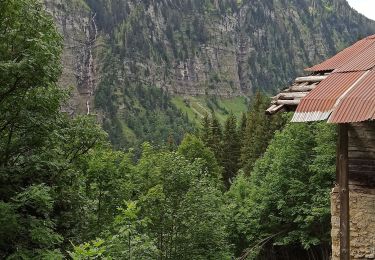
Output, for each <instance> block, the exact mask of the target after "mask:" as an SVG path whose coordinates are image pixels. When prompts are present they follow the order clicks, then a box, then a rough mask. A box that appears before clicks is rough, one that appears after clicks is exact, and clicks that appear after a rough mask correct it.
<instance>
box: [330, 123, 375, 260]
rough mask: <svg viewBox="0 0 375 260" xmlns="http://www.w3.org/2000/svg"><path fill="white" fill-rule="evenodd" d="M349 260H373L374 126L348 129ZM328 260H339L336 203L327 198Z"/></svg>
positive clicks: (335, 191) (335, 192)
mask: <svg viewBox="0 0 375 260" xmlns="http://www.w3.org/2000/svg"><path fill="white" fill-rule="evenodd" d="M348 146H349V147H348V148H349V151H348V156H349V211H350V213H349V215H350V255H351V257H350V259H375V123H361V124H352V125H350V126H349V144H348ZM331 214H332V219H331V220H332V233H331V234H332V259H334V260H338V259H340V236H339V229H340V200H339V193H338V187H336V188H335V189H333V191H332V194H331Z"/></svg>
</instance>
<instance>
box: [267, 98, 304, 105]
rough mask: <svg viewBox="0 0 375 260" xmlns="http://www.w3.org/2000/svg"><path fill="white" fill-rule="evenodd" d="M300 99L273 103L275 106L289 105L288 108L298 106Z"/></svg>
mask: <svg viewBox="0 0 375 260" xmlns="http://www.w3.org/2000/svg"><path fill="white" fill-rule="evenodd" d="M300 101H301V100H300V99H294V100H276V101H274V102H272V103H273V104H275V105H287V106H298V105H299V102H300Z"/></svg>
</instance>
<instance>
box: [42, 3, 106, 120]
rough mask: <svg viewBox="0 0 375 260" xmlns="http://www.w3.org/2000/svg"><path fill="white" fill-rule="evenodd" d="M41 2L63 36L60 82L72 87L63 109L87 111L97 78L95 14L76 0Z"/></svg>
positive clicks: (71, 111)
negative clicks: (68, 99)
mask: <svg viewBox="0 0 375 260" xmlns="http://www.w3.org/2000/svg"><path fill="white" fill-rule="evenodd" d="M45 5H46V8H47V11H48V12H49V13H51V15H52V16H53V17H54V19H55V21H56V25H57V27H58V29H59V31H60V32H61V34H62V35H63V37H64V52H63V55H62V65H63V74H62V76H61V79H60V85H61V86H63V87H66V88H71V90H72V96H71V99H70V102H69V103H68V104H67V106H66V107H65V109H66V110H67V111H68V112H69V113H71V114H86V113H90V108H92V107H93V96H94V92H95V87H96V77H97V64H96V59H95V56H96V52H97V51H98V48H97V45H98V35H99V32H98V30H97V26H96V22H95V14H94V13H93V12H92V11H91V10H90V8H89V7H88V6H87V5H86V4H85V3H84V2H80V1H77V0H46V1H45Z"/></svg>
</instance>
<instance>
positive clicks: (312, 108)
mask: <svg viewBox="0 0 375 260" xmlns="http://www.w3.org/2000/svg"><path fill="white" fill-rule="evenodd" d="M364 73H365V72H363V71H360V72H350V73H332V74H331V75H329V76H328V77H327V78H326V79H325V80H323V81H322V82H321V83H320V84H319V85H318V86H317V87H316V88H315V89H314V90H312V91H311V92H310V93H309V94H308V95H307V96H306V97H305V98H304V99H302V100H301V102H300V104H299V105H298V107H297V110H296V113H295V114H294V116H293V119H292V122H306V121H320V120H326V119H327V118H328V117H329V115H330V114H331V112H332V110H333V108H334V106H335V104H336V102H337V100H338V99H339V98H340V97H341V96H342V95H343V94H344V93H345V92H346V91H348V89H349V88H350V87H351V86H353V84H354V83H356V82H357V81H358V80H359V79H360V78H361V77H362V76H363V74H364Z"/></svg>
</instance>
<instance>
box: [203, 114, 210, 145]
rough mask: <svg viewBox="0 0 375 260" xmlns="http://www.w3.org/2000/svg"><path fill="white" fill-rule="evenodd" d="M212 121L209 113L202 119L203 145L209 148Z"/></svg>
mask: <svg viewBox="0 0 375 260" xmlns="http://www.w3.org/2000/svg"><path fill="white" fill-rule="evenodd" d="M210 125H211V119H210V117H209V115H208V114H207V113H205V115H204V117H203V119H202V131H201V139H202V141H203V143H204V144H205V145H206V146H208V144H209V140H210V136H211V127H210Z"/></svg>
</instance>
